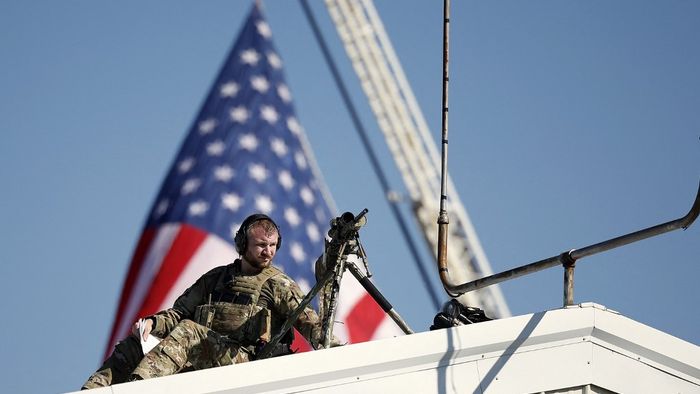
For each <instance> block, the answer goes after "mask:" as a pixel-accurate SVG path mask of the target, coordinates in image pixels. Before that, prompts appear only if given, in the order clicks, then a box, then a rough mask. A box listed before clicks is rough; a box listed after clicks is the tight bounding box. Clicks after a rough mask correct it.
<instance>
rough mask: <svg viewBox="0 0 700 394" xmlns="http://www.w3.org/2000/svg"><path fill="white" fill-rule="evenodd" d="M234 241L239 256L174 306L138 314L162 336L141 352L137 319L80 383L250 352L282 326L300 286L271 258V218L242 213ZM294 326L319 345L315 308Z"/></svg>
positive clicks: (215, 362) (225, 360)
mask: <svg viewBox="0 0 700 394" xmlns="http://www.w3.org/2000/svg"><path fill="white" fill-rule="evenodd" d="M235 244H236V249H237V251H238V253H239V255H240V256H241V258H240V259H236V260H235V261H234V262H233V263H231V264H229V265H226V266H220V267H217V268H214V269H212V270H211V271H209V272H207V273H206V274H204V275H203V276H202V277H200V278H199V279H198V280H197V281H196V282H195V283H194V284H193V285H192V286H191V287H190V288H188V289H187V290H185V292H184V293H183V294H182V295H181V296H180V297H179V298H178V299H177V300H176V301H175V304H174V305H173V307H172V308H170V309H167V310H164V311H161V312H158V313H156V314H154V315H152V316H149V317H148V318H146V319H145V320H143V322H144V323H143V324H145V326H144V327H141V329H142V330H143V336H144V338H146V337H148V335H149V334H153V335H154V336H157V337H161V338H163V340H162V341H161V342H160V343H159V344H158V345H156V346H155V347H154V348H153V349H152V350H151V351H149V352H148V353H147V354H146V355H145V356H144V354H143V352H142V350H141V343H140V341H139V339H138V337H139V326H138V324H134V327H133V329H132V335H130V336H129V337H127V338H126V339H124V340H123V341H121V342H119V343H118V344H117V345H116V346H115V349H114V351H113V352H112V355H111V356H110V357H109V358H108V359H107V360H106V361H105V362H104V363H103V365H102V366H101V367H100V368H99V369H98V370H97V371H96V372H95V373H94V374H93V375H92V376H90V378H89V379H88V380H87V382H85V384H84V385H83V389H90V388H95V387H103V386H109V385H112V384H117V383H122V382H126V381H131V380H141V379H149V378H153V377H159V376H165V375H171V374H175V373H177V372H180V371H182V370H183V369H185V368H187V369H188V370H189V369H195V370H196V369H204V368H210V367H216V366H223V365H230V364H235V363H241V362H246V361H250V360H253V359H254V358H255V352H256V349H257V350H259V349H260V347H261V346H262V345H264V344H265V343H266V342H267V341H269V340H270V338H271V337H272V336H273V335H274V334H276V333H277V332H278V331H279V329H280V327H281V326H282V325H283V324H284V322H285V319H286V317H287V316H289V315H290V314H291V313H292V311H293V310H294V309H296V308H297V306H298V305H299V304H300V302H301V300H302V299H303V297H304V294H303V293H302V291H301V289H300V288H299V286H298V285H297V284H296V283H295V282H294V281H293V280H292V279H291V278H290V277H288V276H287V275H285V274H284V273H283V272H282V271H280V270H279V269H277V268H275V267H273V266H272V260H273V258H274V256H275V253H276V252H277V250H278V249H279V248H280V246H281V244H282V238H281V234H280V232H279V227H278V226H277V224H275V222H274V221H272V219H271V218H269V217H268V216H266V215H262V214H255V215H251V216H249V217H248V218H246V219H245V220H244V221H243V224H241V227H240V228H239V230H238V232H237V233H236V237H235ZM294 327H295V328H296V329H297V330H298V331H299V333H301V334H302V335H303V336H304V337H305V338H306V339H307V340H308V341H309V342H310V343H311V345H312V346H313V347H314V348H316V349H318V348H319V347H321V345H320V344H319V340H320V337H321V329H320V323H319V318H318V315H317V314H316V312H315V311H314V310H313V309H311V308H310V307H306V308H305V310H304V311H303V312H302V313H301V314H299V316H298V318H297V319H296V321H295V322H294ZM292 339H293V334H292V332H291V331H290V332H289V334H288V335H287V336H286V337H285V340H283V341H282V342H283V343H282V344H281V346H280V347H279V348H278V349H276V350H275V355H282V354H288V353H290V352H291V349H290V347H289V346H290V345H291V341H292Z"/></svg>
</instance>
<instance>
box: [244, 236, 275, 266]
mask: <svg viewBox="0 0 700 394" xmlns="http://www.w3.org/2000/svg"><path fill="white" fill-rule="evenodd" d="M278 238H279V235H278V234H277V233H276V232H274V231H273V232H272V233H270V234H266V232H265V229H264V228H263V227H261V226H254V227H252V228H251V229H250V230H249V232H248V247H247V248H246V251H245V255H244V256H243V259H244V260H245V261H246V262H248V264H249V265H250V266H251V267H252V268H257V269H263V268H266V267H269V266H270V264H272V258H273V257H274V256H275V252H277V241H278Z"/></svg>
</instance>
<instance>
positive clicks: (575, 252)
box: [440, 184, 700, 295]
mask: <svg viewBox="0 0 700 394" xmlns="http://www.w3.org/2000/svg"><path fill="white" fill-rule="evenodd" d="M698 214H700V184H699V185H698V191H697V194H696V195H695V201H694V202H693V206H692V207H691V208H690V211H688V213H687V214H686V215H685V216H683V217H681V218H678V219H676V220H671V221H669V222H666V223H662V224H659V225H656V226H652V227H648V228H645V229H643V230H639V231H635V232H633V233H629V234H626V235H622V236H619V237H616V238H611V239H609V240H607V241H603V242H599V243H597V244H593V245H590V246H586V247H583V248H580V249H572V250H570V251H568V252H564V253H562V254H560V255H558V256H552V257H549V258H546V259H544V260H539V261H536V262H534V263H530V264H526V265H523V266H520V267H516V268H513V269H510V270H507V271H503V272H500V273H497V274H494V275H490V276H487V277H484V278H481V279H477V280H473V281H471V282H467V283H463V284H457V285H455V284H453V283H451V282H450V281H449V275H448V272H447V267H446V266H445V267H444V272H443V267H442V266H441V267H440V279H441V280H442V284H443V285H444V286H445V290H446V291H447V292H448V293H449V294H450V295H453V294H456V295H461V294H464V293H467V292H470V291H473V290H478V289H481V288H482V287H486V286H491V285H494V284H497V283H500V282H504V281H506V280H510V279H514V278H517V277H520V276H523V275H527V274H531V273H533V272H537V271H541V270H543V269H546V268H551V267H554V266H557V265H564V266H565V267H566V266H567V265H572V264H574V263H575V262H576V260H579V259H582V258H584V257H588V256H592V255H594V254H597V253H600V252H605V251H607V250H610V249H614V248H618V247H620V246H624V245H627V244H630V243H633V242H637V241H641V240H643V239H646V238H650V237H654V236H657V235H660V234H663V233H667V232H669V231H673V230H676V229H679V228H683V229H684V230H685V229H687V228H688V227H690V225H691V224H693V222H694V221H695V219H697V217H698Z"/></svg>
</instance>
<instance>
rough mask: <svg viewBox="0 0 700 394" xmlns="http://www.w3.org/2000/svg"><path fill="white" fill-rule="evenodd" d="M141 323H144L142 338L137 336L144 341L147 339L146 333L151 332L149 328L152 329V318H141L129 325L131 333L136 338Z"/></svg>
mask: <svg viewBox="0 0 700 394" xmlns="http://www.w3.org/2000/svg"><path fill="white" fill-rule="evenodd" d="M141 324H143V325H144V327H143V338H139V339H140V340H142V341H145V340H146V339H148V334H150V333H151V330H152V329H153V319H141V320H139V321H137V322H136V323H134V325H133V326H132V327H131V334H132V335H133V336H135V337H136V338H138V337H139V331H140V329H141V326H140V325H141Z"/></svg>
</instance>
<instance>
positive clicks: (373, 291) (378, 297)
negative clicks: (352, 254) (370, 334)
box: [346, 261, 413, 335]
mask: <svg viewBox="0 0 700 394" xmlns="http://www.w3.org/2000/svg"><path fill="white" fill-rule="evenodd" d="M346 267H347V268H348V269H349V270H350V272H351V273H352V274H353V276H354V277H355V279H357V281H358V282H360V284H361V285H362V287H364V288H365V290H367V293H369V295H370V296H372V298H374V300H375V301H376V302H377V304H379V306H380V307H381V308H382V309H383V310H384V312H386V314H387V315H389V317H391V319H392V320H393V321H394V323H396V325H397V326H399V328H401V331H403V333H404V334H406V335H409V334H413V330H412V329H411V327H409V326H408V324H406V321H405V320H404V319H403V318H402V317H401V315H399V313H398V312H396V310H395V309H394V307H393V306H392V305H391V303H390V302H389V301H388V300H387V299H386V298H384V296H383V295H382V293H381V292H380V291H379V289H377V287H376V286H374V284H373V283H372V282H371V281H370V280H369V278H368V277H367V275H365V274H364V273H363V272H362V271H361V270H360V269H359V268H358V267H357V265H355V263H353V262H352V261H349V262H347V265H346Z"/></svg>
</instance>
